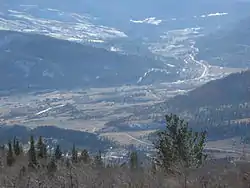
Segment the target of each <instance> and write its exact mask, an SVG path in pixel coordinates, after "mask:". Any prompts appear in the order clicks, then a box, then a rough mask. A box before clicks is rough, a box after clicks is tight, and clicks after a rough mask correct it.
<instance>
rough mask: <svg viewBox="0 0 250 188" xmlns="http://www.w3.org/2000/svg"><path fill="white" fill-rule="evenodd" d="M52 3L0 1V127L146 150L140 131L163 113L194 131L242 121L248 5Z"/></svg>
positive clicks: (233, 1)
mask: <svg viewBox="0 0 250 188" xmlns="http://www.w3.org/2000/svg"><path fill="white" fill-rule="evenodd" d="M60 2H61V1H60ZM60 2H59V1H53V2H52V1H48V0H47V1H30V0H18V1H16V0H15V1H14V0H8V1H7V0H3V1H2V2H1V3H3V6H0V73H1V74H0V92H1V93H0V94H1V95H0V124H2V125H3V126H6V125H7V126H10V125H22V126H26V127H29V128H35V127H38V126H45V125H49V126H57V127H60V128H65V129H73V130H80V131H86V132H88V133H91V134H92V133H94V134H96V135H98V136H99V137H108V138H111V139H113V140H115V141H118V142H119V143H122V144H135V145H136V144H137V145H140V146H141V145H143V146H150V141H149V139H148V138H147V135H150V133H152V132H154V131H155V130H156V129H158V128H161V127H162V126H163V125H164V124H163V123H162V120H163V119H164V115H165V114H166V113H171V112H174V113H177V114H180V115H181V116H183V117H187V118H188V120H189V121H190V122H191V123H192V125H194V127H196V128H200V127H202V126H203V125H204V127H205V126H209V125H211V126H215V125H216V124H222V122H234V121H236V120H237V121H240V120H242V119H245V120H246V119H249V118H250V114H249V112H248V110H247V109H248V107H249V102H250V100H249V99H250V98H248V97H247V96H250V95H248V94H249V90H248V89H245V90H244V89H242V88H249V87H250V84H249V82H247V81H246V82H243V80H247V78H249V72H245V73H239V72H241V71H245V70H247V69H249V66H250V64H249V55H248V54H249V50H248V48H249V45H250V44H249V40H248V38H249V27H248V25H249V23H250V17H249V16H250V15H249V12H248V10H249V8H250V2H248V1H240V0H230V1H228V0H227V1H226V0H222V1H214V0H212V1H198V0H192V1H185V2H182V1H172V0H169V1H163V0H158V1H150V0H146V1H140V0H139V1H136V2H134V1H131V0H129V1H121V0H119V1H113V0H110V1H109V3H107V2H99V1H96V0H91V1H90V0H85V1H78V0H74V3H72V2H71V3H69V2H68V3H67V2H64V3H60ZM108 4H109V6H108ZM231 73H234V74H232V75H229V74H231ZM235 73H236V74H235ZM228 75H229V76H228ZM227 76H228V77H227ZM225 77H226V78H225ZM218 79H219V80H218ZM232 80H233V81H234V82H233V81H232ZM210 81H212V82H210ZM231 83H234V84H236V85H239V84H242V85H241V86H242V87H237V88H234V87H231V86H230V84H231ZM204 84H205V85H204ZM190 91H191V92H190ZM212 91H214V92H212ZM225 91H227V92H228V93H230V92H234V95H232V96H231V95H229V94H228V95H227V94H226V93H225ZM183 94H187V95H184V96H177V95H183ZM175 96H177V97H175ZM244 97H245V98H244ZM237 98H241V99H242V100H237ZM222 99H223V100H222ZM224 99H225V100H224ZM205 101H206V102H207V103H206V102H205ZM214 101H216V102H214ZM221 101H223V102H222V103H220V102H221ZM213 102H214V103H213ZM227 105H228V106H230V105H231V106H230V107H225V106H227ZM239 106H241V107H239ZM242 106H243V107H242ZM238 107H239V108H240V109H241V111H240V112H241V115H235V114H234V113H233V112H234V110H235V109H236V108H237V109H238ZM203 109H207V111H206V110H205V111H206V112H207V113H205V112H204V111H203ZM218 109H221V110H218ZM225 109H226V110H225ZM217 111H220V113H221V114H222V115H221V116H223V117H225V119H223V118H222V119H223V120H221V119H220V120H218V118H214V117H215V116H214V114H216V113H217ZM222 111H223V112H222ZM203 113H205V114H206V118H204V119H202V120H201V118H197V117H201V116H202V115H204V114H203ZM211 114H212V115H213V116H212V115H211ZM229 114H230V115H229ZM231 114H234V115H231ZM212 118H214V121H213V122H212V123H211V121H209V122H208V121H207V119H210V120H211V119H212ZM198 120H199V121H198ZM199 123H200V124H199ZM198 124H199V125H198ZM199 126H200V127H199ZM240 133H242V132H237V134H235V135H234V134H231V132H230V133H228V137H227V138H224V137H223V138H222V137H221V135H217V136H214V137H213V136H212V137H213V139H214V140H216V141H217V140H221V139H228V138H234V137H237V139H238V137H239V135H240ZM212 137H211V139H212ZM215 137H216V139H215ZM214 140H213V141H214ZM211 142H212V141H211ZM214 142H215V141H214ZM214 142H212V145H213V144H214ZM229 145H230V144H229ZM223 147H224V146H220V148H223ZM226 147H229V146H228V144H227V145H226Z"/></svg>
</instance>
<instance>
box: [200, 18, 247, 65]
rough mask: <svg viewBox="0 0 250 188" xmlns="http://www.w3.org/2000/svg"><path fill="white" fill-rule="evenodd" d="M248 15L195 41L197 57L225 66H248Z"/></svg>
mask: <svg viewBox="0 0 250 188" xmlns="http://www.w3.org/2000/svg"><path fill="white" fill-rule="evenodd" d="M249 25H250V17H248V18H246V19H244V20H241V21H240V22H239V23H236V24H234V25H233V27H231V28H228V27H227V28H223V29H220V30H219V31H217V32H215V33H213V34H211V35H208V36H205V37H202V38H200V39H199V40H198V41H197V42H196V46H197V47H198V48H199V49H200V51H199V54H198V55H197V58H199V59H202V60H205V61H208V63H209V64H212V65H219V66H225V67H240V68H246V67H248V68H249V67H250V61H249V58H250V55H249V54H250V53H249V52H250V26H249Z"/></svg>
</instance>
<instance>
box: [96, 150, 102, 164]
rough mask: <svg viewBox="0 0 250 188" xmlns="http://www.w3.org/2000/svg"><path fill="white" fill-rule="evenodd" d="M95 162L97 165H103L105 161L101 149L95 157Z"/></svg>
mask: <svg viewBox="0 0 250 188" xmlns="http://www.w3.org/2000/svg"><path fill="white" fill-rule="evenodd" d="M94 164H95V165H96V167H102V166H103V161H102V153H101V151H100V150H99V152H98V154H97V155H96V156H95V158H94Z"/></svg>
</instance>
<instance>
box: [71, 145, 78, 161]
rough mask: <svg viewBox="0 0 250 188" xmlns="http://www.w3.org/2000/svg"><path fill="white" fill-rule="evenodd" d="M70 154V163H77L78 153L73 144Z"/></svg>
mask: <svg viewBox="0 0 250 188" xmlns="http://www.w3.org/2000/svg"><path fill="white" fill-rule="evenodd" d="M71 154H72V162H73V163H77V161H78V153H77V150H76V147H75V144H73V148H72V153H71Z"/></svg>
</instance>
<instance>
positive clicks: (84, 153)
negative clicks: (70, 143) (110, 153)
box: [80, 149, 90, 163]
mask: <svg viewBox="0 0 250 188" xmlns="http://www.w3.org/2000/svg"><path fill="white" fill-rule="evenodd" d="M80 160H81V161H82V162H84V163H88V162H89V161H90V157H89V153H88V151H87V150H86V149H84V150H83V151H82V152H81V156H80Z"/></svg>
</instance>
